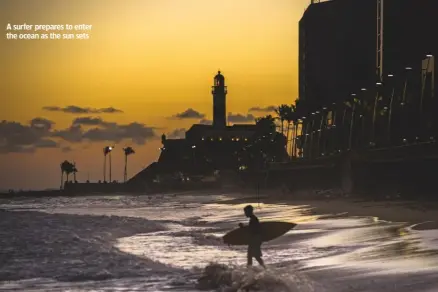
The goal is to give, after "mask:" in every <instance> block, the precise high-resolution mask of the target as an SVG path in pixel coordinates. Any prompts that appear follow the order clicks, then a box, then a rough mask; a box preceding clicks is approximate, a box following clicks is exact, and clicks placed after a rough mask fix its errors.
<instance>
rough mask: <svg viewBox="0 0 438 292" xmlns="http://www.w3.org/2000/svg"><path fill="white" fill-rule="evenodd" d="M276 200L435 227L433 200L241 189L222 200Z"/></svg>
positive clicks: (437, 206)
mask: <svg viewBox="0 0 438 292" xmlns="http://www.w3.org/2000/svg"><path fill="white" fill-rule="evenodd" d="M254 202H260V203H265V204H269V203H271V204H272V203H276V204H287V205H305V206H308V207H309V214H318V215H336V214H338V215H339V214H342V215H343V216H373V217H377V218H378V219H379V220H384V221H390V222H403V223H406V224H407V225H413V229H416V230H427V229H438V202H437V201H430V202H427V201H404V200H399V199H396V198H391V199H385V200H370V199H365V198H364V196H354V195H350V196H345V195H343V194H341V193H339V192H336V191H319V192H306V193H303V192H302V193H287V192H284V190H281V189H280V190H270V191H265V190H264V191H260V192H259V193H257V192H256V191H241V192H240V196H238V197H237V198H235V199H232V200H227V201H223V202H221V203H225V204H243V203H254Z"/></svg>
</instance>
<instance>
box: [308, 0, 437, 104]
mask: <svg viewBox="0 0 438 292" xmlns="http://www.w3.org/2000/svg"><path fill="white" fill-rule="evenodd" d="M379 3H381V6H380V4H379ZM437 11H438V1H435V0H421V1H419V0H332V1H326V2H321V3H314V4H311V5H309V7H308V9H307V10H306V11H305V13H304V15H303V17H302V18H301V20H300V22H299V97H300V98H302V99H303V100H307V101H308V102H310V103H316V104H330V103H332V102H336V101H340V100H344V99H345V98H346V97H347V96H349V95H350V94H352V93H355V92H356V93H357V92H358V91H360V89H361V88H368V89H371V88H374V87H375V86H376V82H378V81H385V80H386V79H387V77H388V75H394V76H395V77H400V78H405V77H404V75H405V74H406V72H405V71H406V70H405V69H406V68H411V69H412V70H411V71H410V73H409V74H410V75H411V77H409V78H410V83H411V88H413V90H419V89H420V88H421V86H420V85H421V64H422V61H423V59H425V58H426V56H427V55H437V54H438V52H437V49H438V44H437V35H436V33H435V27H437V24H438V21H437V17H436V14H437ZM379 59H381V60H380V61H379ZM379 63H380V64H379ZM379 66H381V67H382V72H381V73H382V74H381V75H382V76H379V75H380V74H379V72H378V71H379V70H378V69H379V68H377V67H379ZM380 79H382V80H380ZM435 88H436V86H435Z"/></svg>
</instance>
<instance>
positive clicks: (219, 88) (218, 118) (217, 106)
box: [211, 71, 227, 128]
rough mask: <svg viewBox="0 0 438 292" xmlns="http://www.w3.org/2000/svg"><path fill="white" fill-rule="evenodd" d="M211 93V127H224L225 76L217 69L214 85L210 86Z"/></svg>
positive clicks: (225, 121) (225, 115)
mask: <svg viewBox="0 0 438 292" xmlns="http://www.w3.org/2000/svg"><path fill="white" fill-rule="evenodd" d="M211 93H212V94H213V127H214V128H226V126H227V114H226V97H227V87H226V86H225V78H224V76H223V75H222V74H221V71H218V72H217V75H216V76H215V77H214V85H213V86H212V91H211Z"/></svg>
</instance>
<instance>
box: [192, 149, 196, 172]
mask: <svg viewBox="0 0 438 292" xmlns="http://www.w3.org/2000/svg"><path fill="white" fill-rule="evenodd" d="M195 149H196V145H192V154H193V167H195V166H196V156H195V151H196V150H195Z"/></svg>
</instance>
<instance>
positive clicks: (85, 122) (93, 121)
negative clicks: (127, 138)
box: [72, 117, 117, 127]
mask: <svg viewBox="0 0 438 292" xmlns="http://www.w3.org/2000/svg"><path fill="white" fill-rule="evenodd" d="M72 125H82V126H103V127H111V126H116V125H117V124H116V123H109V122H105V121H104V120H102V119H101V118H93V117H82V118H76V119H74V120H73V122H72Z"/></svg>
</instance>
